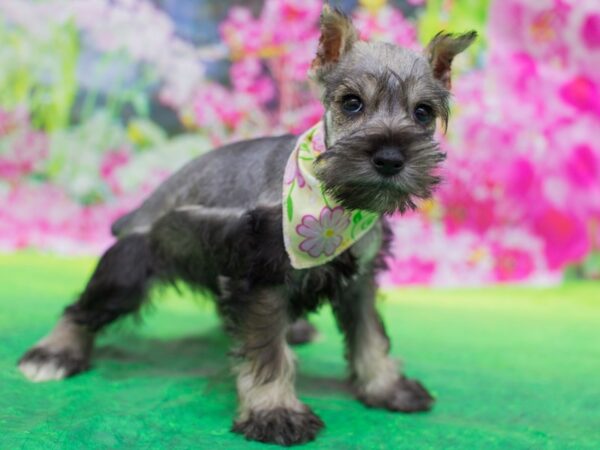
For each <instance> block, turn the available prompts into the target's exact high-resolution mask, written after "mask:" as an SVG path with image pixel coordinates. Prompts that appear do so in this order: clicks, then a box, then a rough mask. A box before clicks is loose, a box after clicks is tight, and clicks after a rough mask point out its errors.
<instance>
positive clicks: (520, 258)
mask: <svg viewBox="0 0 600 450" xmlns="http://www.w3.org/2000/svg"><path fill="white" fill-rule="evenodd" d="M492 256H493V258H494V269H493V273H494V279H495V280H496V281H501V282H504V281H519V280H524V279H526V278H527V277H528V276H530V275H531V274H532V272H533V270H534V268H535V266H534V262H533V258H532V256H531V254H530V253H529V252H527V251H525V250H522V249H519V248H510V247H503V246H502V245H497V244H496V245H493V246H492Z"/></svg>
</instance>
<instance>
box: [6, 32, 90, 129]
mask: <svg viewBox="0 0 600 450" xmlns="http://www.w3.org/2000/svg"><path fill="white" fill-rule="evenodd" d="M79 53H80V43H79V34H78V32H77V29H76V27H75V24H74V23H73V22H72V21H67V22H65V23H62V24H60V25H54V26H53V27H52V28H51V31H50V34H49V35H43V34H40V35H35V34H32V33H29V32H27V31H26V30H23V29H20V28H19V27H14V26H10V25H8V24H6V23H5V22H4V21H2V20H0V67H2V70H1V71H0V106H1V107H3V108H6V109H8V110H12V109H15V108H18V107H25V108H26V109H27V110H28V111H29V113H30V114H31V121H32V123H33V124H34V126H36V127H37V128H39V129H43V130H47V131H53V130H57V129H61V128H64V127H66V126H67V125H68V124H69V120H70V115H71V111H72V107H73V103H74V101H75V96H76V94H77V61H78V58H79Z"/></svg>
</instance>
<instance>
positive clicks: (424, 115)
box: [413, 104, 435, 125]
mask: <svg viewBox="0 0 600 450" xmlns="http://www.w3.org/2000/svg"><path fill="white" fill-rule="evenodd" d="M413 115H414V117H415V120H416V121H417V122H419V123H420V124H421V125H429V124H430V123H431V121H432V120H433V119H434V118H435V116H434V114H433V109H431V106H429V105H422V104H421V105H417V107H416V108H415V111H414V112H413Z"/></svg>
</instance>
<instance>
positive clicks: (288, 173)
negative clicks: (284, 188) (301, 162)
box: [283, 155, 306, 188]
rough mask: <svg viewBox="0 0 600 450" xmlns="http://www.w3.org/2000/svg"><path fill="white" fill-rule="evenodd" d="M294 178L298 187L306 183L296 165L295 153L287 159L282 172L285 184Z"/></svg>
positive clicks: (290, 182)
mask: <svg viewBox="0 0 600 450" xmlns="http://www.w3.org/2000/svg"><path fill="white" fill-rule="evenodd" d="M294 180H297V181H298V187H300V188H303V187H304V185H305V184H306V181H304V177H303V176H302V173H300V167H298V160H297V159H296V155H294V157H292V158H291V159H290V161H288V163H287V166H285V173H284V174H283V181H284V182H285V184H292V182H293V181H294Z"/></svg>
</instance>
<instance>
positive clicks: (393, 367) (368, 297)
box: [332, 274, 434, 412]
mask: <svg viewBox="0 0 600 450" xmlns="http://www.w3.org/2000/svg"><path fill="white" fill-rule="evenodd" d="M375 291H376V286H375V280H374V276H373V275H372V274H368V275H361V276H359V277H358V278H357V279H356V280H355V281H354V282H352V283H351V284H350V285H349V286H348V288H347V289H346V290H344V292H342V293H341V294H340V295H339V296H338V297H337V298H334V299H332V305H333V309H334V312H335V315H336V319H337V321H338V324H339V326H340V328H341V329H342V331H343V333H344V337H345V340H346V357H347V358H348V362H349V364H350V371H351V376H352V381H353V383H354V387H355V390H356V395H357V397H358V399H359V400H360V401H362V402H363V403H365V404H366V405H368V406H372V407H377V408H386V409H389V410H392V411H402V412H416V411H426V410H429V409H430V408H431V406H432V405H433V401H434V400H433V398H432V397H431V395H430V394H429V393H428V392H427V390H426V389H425V388H424V387H423V386H422V385H421V383H419V382H418V381H416V380H410V379H408V378H405V377H404V376H402V375H400V373H399V372H398V367H397V364H396V362H395V361H394V360H393V359H392V358H390V356H389V347H390V345H389V339H388V337H387V335H386V333H385V329H384V326H383V323H382V321H381V318H380V317H379V314H378V313H377V310H376V309H375Z"/></svg>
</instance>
